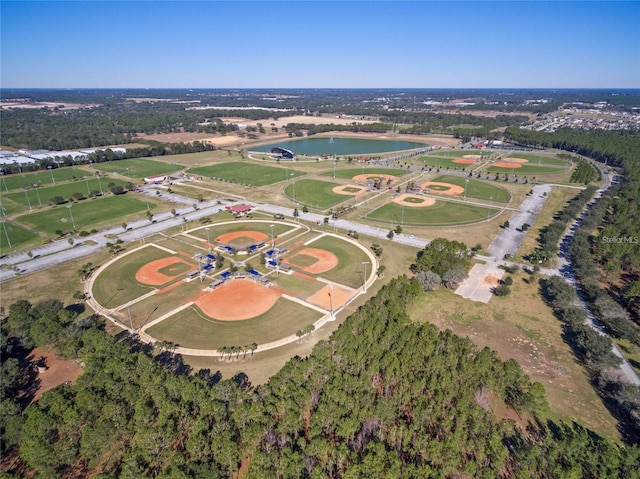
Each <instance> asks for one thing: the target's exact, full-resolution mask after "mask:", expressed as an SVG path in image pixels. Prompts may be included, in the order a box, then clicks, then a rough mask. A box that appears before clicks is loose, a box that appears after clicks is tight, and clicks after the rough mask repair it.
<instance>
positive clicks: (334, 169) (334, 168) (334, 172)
mask: <svg viewBox="0 0 640 479" xmlns="http://www.w3.org/2000/svg"><path fill="white" fill-rule="evenodd" d="M336 163H338V162H337V161H335V160H334V161H333V179H334V180H335V179H336Z"/></svg>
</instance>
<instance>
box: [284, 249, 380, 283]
mask: <svg viewBox="0 0 640 479" xmlns="http://www.w3.org/2000/svg"><path fill="white" fill-rule="evenodd" d="M306 247H308V248H318V249H324V250H327V251H331V252H332V253H333V254H335V255H336V256H337V257H338V266H336V267H335V268H333V269H332V270H330V271H327V272H325V273H322V274H319V275H317V276H321V277H323V278H326V279H328V280H330V281H335V282H336V283H340V284H344V285H345V286H349V287H351V288H359V287H360V286H362V272H363V268H364V267H363V265H362V262H363V261H369V256H367V255H366V253H365V252H364V251H362V250H361V249H360V248H358V247H357V246H355V245H354V244H352V243H351V242H350V241H345V240H342V239H338V238H334V237H333V236H324V237H322V238H320V239H319V240H317V241H314V242H313V243H310V244H309V245H307V246H305V248H306ZM293 253H294V254H295V252H293ZM367 267H368V273H370V272H371V264H369V265H368V266H367ZM306 274H309V273H306ZM311 276H313V275H311Z"/></svg>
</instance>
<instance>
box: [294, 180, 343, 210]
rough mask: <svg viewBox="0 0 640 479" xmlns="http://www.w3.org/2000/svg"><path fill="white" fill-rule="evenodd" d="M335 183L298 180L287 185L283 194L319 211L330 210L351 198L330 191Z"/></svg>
mask: <svg viewBox="0 0 640 479" xmlns="http://www.w3.org/2000/svg"><path fill="white" fill-rule="evenodd" d="M336 186H339V185H338V184H337V183H329V182H327V181H319V180H298V181H296V182H292V183H289V185H288V186H287V187H286V188H285V189H284V192H285V194H286V195H287V196H288V197H289V198H291V199H292V200H294V201H295V202H297V203H301V204H303V205H308V206H311V207H316V208H320V209H326V208H331V207H333V206H336V205H338V204H340V203H342V202H343V201H347V200H349V199H351V198H352V196H350V195H339V194H338V193H334V192H333V191H332V190H333V188H335V187H336Z"/></svg>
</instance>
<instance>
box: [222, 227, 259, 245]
mask: <svg viewBox="0 0 640 479" xmlns="http://www.w3.org/2000/svg"><path fill="white" fill-rule="evenodd" d="M240 238H249V239H250V240H251V241H252V242H251V243H249V244H246V243H247V242H246V241H238V240H239V239H240ZM267 239H269V236H268V235H266V234H265V233H261V232H259V231H249V230H242V231H232V232H231V233H225V234H222V235H220V236H218V237H217V238H216V243H222V244H228V245H232V246H233V245H234V241H235V242H236V243H242V246H249V245H250V244H255V243H260V242H261V241H266V240H267Z"/></svg>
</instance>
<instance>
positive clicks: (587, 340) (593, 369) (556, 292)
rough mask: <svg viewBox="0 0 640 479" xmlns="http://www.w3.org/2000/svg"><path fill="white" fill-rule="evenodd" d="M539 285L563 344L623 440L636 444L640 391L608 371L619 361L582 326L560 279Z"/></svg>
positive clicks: (605, 341) (572, 295) (605, 340)
mask: <svg viewBox="0 0 640 479" xmlns="http://www.w3.org/2000/svg"><path fill="white" fill-rule="evenodd" d="M541 285H542V294H543V296H544V297H545V299H546V300H547V301H548V302H549V304H550V305H551V307H552V308H553V310H554V313H555V314H556V316H557V317H558V318H559V319H560V320H561V321H562V322H563V329H564V339H565V341H566V342H567V343H568V344H569V345H570V346H571V347H572V348H573V350H574V352H575V354H576V356H578V358H579V359H580V360H581V362H583V364H585V365H586V366H587V368H588V370H589V372H590V374H591V378H592V383H593V384H594V386H595V387H596V390H597V391H598V393H599V394H600V396H601V397H602V398H603V399H604V401H605V404H607V405H608V406H609V408H610V409H612V412H613V414H614V415H615V416H616V417H617V418H618V420H619V428H620V430H621V432H622V433H623V435H624V437H625V439H626V440H627V441H629V442H633V443H638V442H640V388H639V387H637V386H633V385H631V384H629V383H628V382H626V381H625V380H624V379H621V378H620V377H619V375H618V373H617V372H616V371H615V370H614V369H612V368H614V367H615V366H617V365H619V364H620V359H619V358H618V357H617V356H616V355H614V354H613V351H612V346H613V344H612V342H611V339H610V338H609V337H607V336H602V335H601V334H599V333H598V332H597V331H596V330H595V329H593V328H591V327H590V326H588V325H587V324H586V323H585V321H586V319H587V313H586V312H585V311H584V310H583V309H581V308H579V307H577V306H576V305H575V302H576V299H577V298H576V292H575V290H574V289H573V287H572V286H571V285H569V284H568V283H567V282H566V281H565V280H564V279H562V278H561V277H559V276H551V277H550V278H548V279H546V280H544V281H542V283H541Z"/></svg>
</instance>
